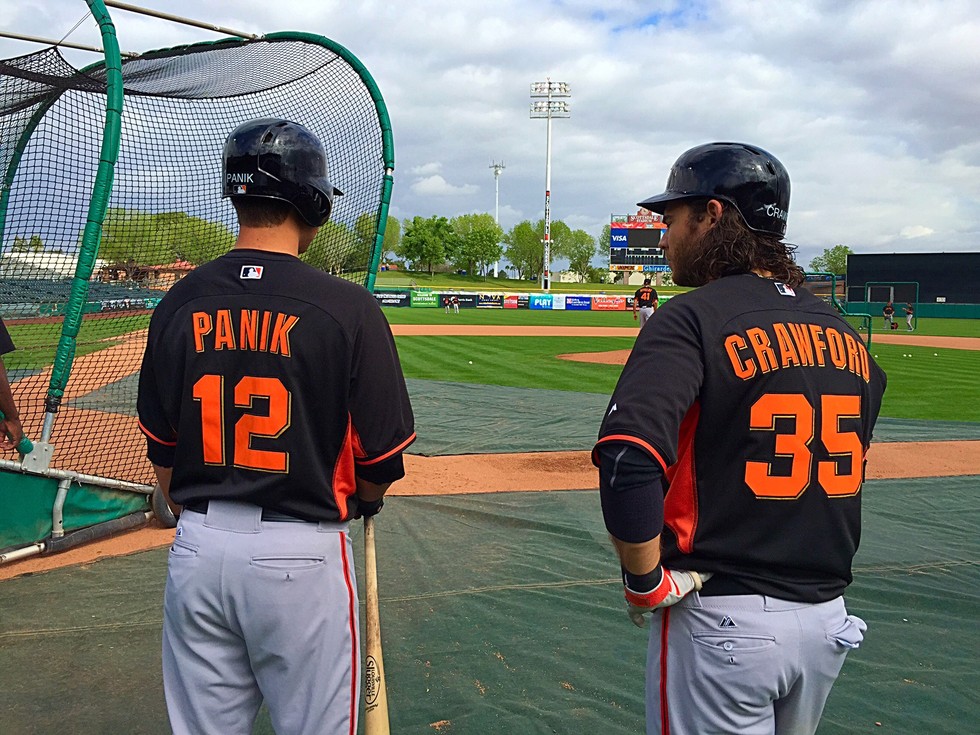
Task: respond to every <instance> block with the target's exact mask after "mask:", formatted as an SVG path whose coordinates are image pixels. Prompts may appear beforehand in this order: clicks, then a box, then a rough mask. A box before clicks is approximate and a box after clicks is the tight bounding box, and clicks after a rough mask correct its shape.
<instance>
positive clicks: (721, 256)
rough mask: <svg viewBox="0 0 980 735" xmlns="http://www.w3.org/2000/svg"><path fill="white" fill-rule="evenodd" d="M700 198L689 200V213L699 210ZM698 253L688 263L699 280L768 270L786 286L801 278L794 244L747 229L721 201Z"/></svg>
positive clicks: (703, 202)
mask: <svg viewBox="0 0 980 735" xmlns="http://www.w3.org/2000/svg"><path fill="white" fill-rule="evenodd" d="M707 201H708V200H707V199H704V200H692V201H691V210H690V211H691V212H692V216H694V215H693V212H703V211H704V205H705V204H706V203H707ZM698 250H699V253H698V256H697V258H696V260H695V261H694V262H693V263H692V264H691V267H692V268H693V270H694V271H695V272H696V276H697V277H698V279H699V280H700V282H701V283H707V282H708V281H713V280H716V279H718V278H722V277H723V276H734V275H738V274H741V273H751V272H752V271H768V272H769V273H771V274H772V276H771V277H772V278H773V279H775V280H777V281H780V282H782V283H785V284H787V285H789V286H799V285H800V284H801V283H803V281H804V280H805V276H804V272H803V268H801V267H800V266H799V265H797V264H796V261H795V260H794V259H793V254H794V253H795V252H796V246H795V245H793V244H791V243H788V242H784V241H783V240H782V239H780V238H779V237H778V236H777V235H767V234H764V233H761V232H755V231H754V230H750V229H749V228H748V226H747V225H746V224H745V221H744V220H743V219H742V216H741V215H740V214H739V213H738V210H737V209H736V208H735V207H734V206H732V205H731V204H728V203H727V202H725V203H724V208H723V209H722V213H721V218H720V219H719V221H718V223H717V224H716V225H715V226H714V227H712V228H711V229H710V230H708V231H707V232H706V233H705V234H704V237H703V238H701V241H700V243H699V244H698Z"/></svg>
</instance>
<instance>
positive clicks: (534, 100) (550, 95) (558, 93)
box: [531, 77, 572, 291]
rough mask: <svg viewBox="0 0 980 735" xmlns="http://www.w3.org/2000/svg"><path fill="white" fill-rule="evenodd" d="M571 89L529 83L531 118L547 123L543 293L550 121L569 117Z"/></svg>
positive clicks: (547, 280)
mask: <svg viewBox="0 0 980 735" xmlns="http://www.w3.org/2000/svg"><path fill="white" fill-rule="evenodd" d="M571 96H572V93H571V89H570V88H569V86H568V83H567V82H553V81H551V78H550V77H549V78H548V79H547V80H546V81H543V82H532V83H531V118H532V119H535V118H545V119H546V120H547V121H548V138H547V141H548V142H547V155H546V156H545V167H544V272H543V273H542V274H541V286H542V288H543V289H544V290H545V291H548V290H550V289H551V119H552V118H553V117H571V113H570V112H569V110H568V102H566V101H565V100H564V99H557V100H556V99H555V98H556V97H558V98H568V97H571Z"/></svg>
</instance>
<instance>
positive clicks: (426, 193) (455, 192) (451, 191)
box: [411, 174, 480, 197]
mask: <svg viewBox="0 0 980 735" xmlns="http://www.w3.org/2000/svg"><path fill="white" fill-rule="evenodd" d="M479 188H480V187H478V186H474V185H473V184H463V185H461V186H453V185H452V184H450V183H449V182H448V181H446V180H445V179H444V178H442V177H441V176H439V175H438V174H436V175H435V176H426V177H425V178H424V179H418V180H417V181H415V182H414V183H413V184H412V186H411V189H412V191H413V192H414V193H415V194H417V195H419V196H422V197H458V196H465V195H467V194H473V193H474V192H476V191H479Z"/></svg>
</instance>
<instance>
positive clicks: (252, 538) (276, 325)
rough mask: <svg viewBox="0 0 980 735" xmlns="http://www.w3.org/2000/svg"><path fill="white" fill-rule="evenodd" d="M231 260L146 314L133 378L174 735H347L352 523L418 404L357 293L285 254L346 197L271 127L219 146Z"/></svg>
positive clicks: (380, 490)
mask: <svg viewBox="0 0 980 735" xmlns="http://www.w3.org/2000/svg"><path fill="white" fill-rule="evenodd" d="M223 179H224V195H225V196H226V197H231V201H232V204H233V205H234V206H235V209H236V211H237V213H238V220H239V225H240V231H239V235H238V239H237V242H236V244H235V248H234V249H233V250H232V251H230V252H229V253H227V254H226V255H223V256H222V257H220V258H218V259H216V260H214V261H212V262H210V263H207V264H206V265H203V266H201V267H199V268H198V269H197V270H195V271H194V272H192V273H191V274H189V275H188V276H187V277H186V278H184V279H183V280H182V281H180V282H179V283H177V284H176V285H175V286H174V287H173V288H172V289H171V290H170V292H169V293H168V294H167V295H166V297H165V298H164V299H163V300H162V301H161V303H160V305H159V306H158V307H157V308H156V310H155V311H154V314H153V317H152V319H151V321H150V329H149V336H148V339H147V347H146V354H145V356H144V359H143V366H142V370H141V373H140V384H139V398H138V409H139V421H140V428H141V429H142V431H143V433H144V434H145V435H146V438H147V455H148V457H149V459H150V461H151V462H152V463H153V465H154V469H155V470H156V474H157V477H158V479H159V481H160V485H161V487H162V489H163V490H164V492H165V494H167V496H168V498H169V501H170V503H171V505H172V507H173V509H174V510H175V511H176V512H178V513H179V519H178V525H177V531H176V538H175V540H174V545H173V546H172V548H171V551H170V561H169V570H168V576H167V587H166V592H165V600H164V630H163V674H164V689H165V693H166V699H167V708H168V712H169V714H170V721H171V726H172V728H173V731H174V732H175V733H221V734H222V735H231V734H233V733H250V732H251V731H252V725H253V722H254V719H255V716H256V713H257V712H258V709H259V705H260V704H261V703H262V701H263V699H264V700H265V701H266V703H267V704H268V706H269V712H270V715H271V717H272V722H273V726H274V727H275V730H276V732H277V733H279V734H280V735H283V734H285V733H291V734H294V735H312V734H314V733H317V734H324V735H325V734H327V733H330V734H331V735H333V734H335V733H344V734H345V735H353V733H354V732H355V731H356V729H357V711H358V693H359V691H360V683H359V682H360V667H359V661H360V653H359V642H358V614H357V613H358V602H357V590H356V584H355V579H354V569H353V555H352V549H351V543H350V540H349V537H348V521H349V520H350V519H352V518H357V517H360V516H368V515H373V514H375V513H377V512H378V511H379V510H380V509H381V505H382V496H383V495H384V493H385V490H386V489H387V488H388V486H389V485H390V484H391V483H392V482H393V481H395V480H397V479H399V478H401V477H402V476H403V475H404V469H403V462H402V452H403V451H404V450H405V448H406V447H407V446H408V445H409V444H410V443H411V442H412V441H413V439H414V438H415V434H414V431H413V418H412V409H411V406H410V404H409V400H408V394H407V391H406V388H405V381H404V378H403V377H402V372H401V367H400V365H399V361H398V355H397V353H396V351H395V344H394V340H393V339H392V336H391V331H390V329H389V327H388V324H387V322H386V321H385V318H384V316H383V315H382V313H381V310H380V308H379V307H378V304H377V302H376V301H375V299H374V298H373V297H372V296H371V294H370V293H369V292H368V291H366V290H365V289H364V288H362V287H361V286H358V285H355V284H352V283H349V282H347V281H343V280H341V279H338V278H335V277H333V276H330V275H327V274H325V273H323V272H321V271H318V270H316V269H314V268H312V267H310V266H308V265H306V264H305V263H303V262H302V261H301V260H299V259H298V258H297V255H299V254H300V253H303V252H304V251H305V250H306V249H307V248H308V247H309V245H310V243H311V242H312V240H313V237H314V235H315V234H316V232H317V228H318V227H320V226H321V225H322V224H323V223H325V222H326V221H327V219H328V217H329V216H330V210H331V208H332V206H333V199H334V196H335V195H337V194H339V193H340V192H339V191H338V190H336V189H335V188H334V187H333V185H332V184H331V183H330V182H329V181H328V179H327V162H326V153H325V152H324V149H323V146H322V145H321V144H320V141H319V140H318V139H317V138H316V136H314V135H313V134H312V133H311V132H309V131H308V130H307V129H306V128H304V127H302V126H301V125H298V124H296V123H292V122H287V121H284V120H273V119H263V120H253V121H251V122H249V123H246V124H244V125H242V126H240V127H238V128H237V129H236V130H235V131H234V132H232V134H231V136H230V137H229V138H228V141H227V143H226V145H225V149H224V171H223Z"/></svg>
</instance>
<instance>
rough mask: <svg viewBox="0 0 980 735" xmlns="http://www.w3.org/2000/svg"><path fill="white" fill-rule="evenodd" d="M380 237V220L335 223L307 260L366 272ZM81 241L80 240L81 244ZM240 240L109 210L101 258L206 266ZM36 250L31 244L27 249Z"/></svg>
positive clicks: (218, 226)
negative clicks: (378, 233)
mask: <svg viewBox="0 0 980 735" xmlns="http://www.w3.org/2000/svg"><path fill="white" fill-rule="evenodd" d="M387 229H388V231H387V232H386V234H385V240H384V247H385V248H386V249H393V248H394V247H395V245H396V243H397V240H398V233H399V223H398V220H397V219H395V218H394V217H389V218H388V227H387ZM376 232H377V216H376V215H375V214H372V213H364V214H361V215H360V216H358V217H357V219H356V220H355V221H354V224H353V226H348V225H346V224H344V223H343V222H336V221H329V222H327V223H326V224H325V225H324V226H323V227H321V228H320V230H319V232H317V234H316V237H315V238H314V239H313V242H312V243H311V244H310V247H309V249H308V250H307V251H306V253H304V255H303V256H302V257H303V260H305V261H306V262H308V263H310V264H311V265H313V266H315V267H317V268H320V269H322V270H325V271H330V272H334V273H343V272H345V271H352V270H364V269H365V268H366V267H367V266H368V265H369V264H370V261H369V258H370V255H371V253H372V251H373V249H374V243H375V237H376ZM80 239H81V238H80V237H79V240H80ZM234 244H235V234H234V233H233V232H232V231H231V230H230V229H229V228H228V227H226V226H225V225H224V224H222V223H220V222H211V221H210V220H206V219H202V218H200V217H194V216H192V215H189V214H187V213H186V212H157V213H150V212H140V211H138V210H132V209H123V208H116V209H109V210H108V211H107V212H106V217H105V221H104V222H103V225H102V240H101V243H100V245H99V257H100V258H102V259H103V260H106V261H109V262H110V263H114V264H127V263H132V264H138V265H140V266H148V265H166V264H169V263H173V262H175V261H178V260H183V261H187V262H188V263H191V264H193V265H201V264H202V263H207V262H209V261H211V260H214V259H215V258H217V257H218V256H219V255H222V254H223V253H226V252H228V251H229V250H230V249H231V248H232V246H233V245H234ZM29 246H30V243H27V244H26V246H25V249H27V247H29Z"/></svg>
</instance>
